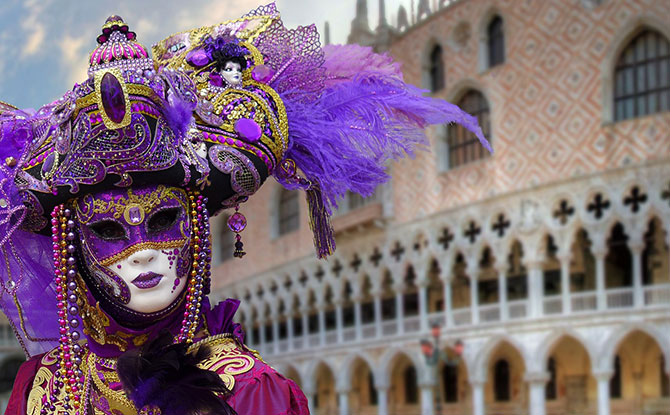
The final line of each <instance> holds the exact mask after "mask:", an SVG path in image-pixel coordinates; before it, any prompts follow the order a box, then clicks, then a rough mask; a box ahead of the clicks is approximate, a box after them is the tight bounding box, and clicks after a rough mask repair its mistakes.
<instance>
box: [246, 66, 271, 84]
mask: <svg viewBox="0 0 670 415" xmlns="http://www.w3.org/2000/svg"><path fill="white" fill-rule="evenodd" d="M274 74H275V71H273V70H272V68H270V67H269V66H267V65H258V66H256V67H255V68H254V69H253V70H252V71H251V77H252V78H254V80H255V81H257V82H261V83H264V84H265V83H268V82H269V81H270V79H272V77H273V76H274Z"/></svg>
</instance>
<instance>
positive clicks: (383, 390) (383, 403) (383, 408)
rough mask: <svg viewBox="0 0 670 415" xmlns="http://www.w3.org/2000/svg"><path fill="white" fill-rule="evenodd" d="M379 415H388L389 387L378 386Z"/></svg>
mask: <svg viewBox="0 0 670 415" xmlns="http://www.w3.org/2000/svg"><path fill="white" fill-rule="evenodd" d="M377 415H388V386H377Z"/></svg>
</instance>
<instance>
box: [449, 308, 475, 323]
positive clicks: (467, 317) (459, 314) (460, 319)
mask: <svg viewBox="0 0 670 415" xmlns="http://www.w3.org/2000/svg"><path fill="white" fill-rule="evenodd" d="M452 314H453V316H454V317H453V318H454V325H455V326H465V325H467V324H470V323H472V311H471V310H470V307H467V308H457V309H455V310H454V311H453V312H452Z"/></svg>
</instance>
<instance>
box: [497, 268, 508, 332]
mask: <svg viewBox="0 0 670 415" xmlns="http://www.w3.org/2000/svg"><path fill="white" fill-rule="evenodd" d="M496 270H497V271H498V303H499V304H500V320H501V321H507V319H509V307H508V306H507V273H506V265H505V264H500V265H498V266H497V267H496Z"/></svg>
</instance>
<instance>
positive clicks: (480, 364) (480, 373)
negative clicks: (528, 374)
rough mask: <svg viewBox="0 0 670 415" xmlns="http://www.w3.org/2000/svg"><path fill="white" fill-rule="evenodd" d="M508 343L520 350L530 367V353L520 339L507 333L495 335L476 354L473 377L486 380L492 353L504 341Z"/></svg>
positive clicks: (525, 363) (527, 365)
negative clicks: (517, 339) (515, 338)
mask: <svg viewBox="0 0 670 415" xmlns="http://www.w3.org/2000/svg"><path fill="white" fill-rule="evenodd" d="M505 342H506V343H508V344H510V345H511V346H512V347H513V348H515V349H516V351H517V352H519V355H520V356H521V358H522V359H523V363H524V365H525V366H526V368H528V367H529V366H530V365H529V361H530V359H529V353H528V350H526V348H524V347H523V346H522V345H521V344H520V343H519V342H518V341H516V340H514V339H513V338H512V337H511V336H508V335H506V334H498V335H495V336H493V337H491V338H489V340H488V341H487V342H486V343H485V344H484V346H483V347H482V348H481V349H479V352H478V353H477V355H476V356H475V359H474V361H473V364H472V375H471V376H472V379H475V380H486V378H487V369H488V363H489V359H490V357H491V353H492V352H493V351H494V350H495V349H496V348H497V347H498V346H499V345H500V344H502V343H505Z"/></svg>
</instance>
